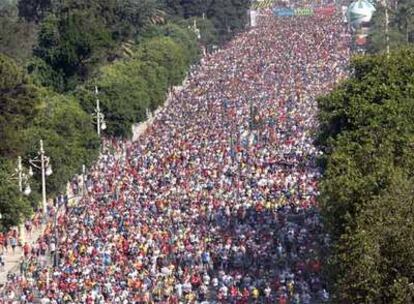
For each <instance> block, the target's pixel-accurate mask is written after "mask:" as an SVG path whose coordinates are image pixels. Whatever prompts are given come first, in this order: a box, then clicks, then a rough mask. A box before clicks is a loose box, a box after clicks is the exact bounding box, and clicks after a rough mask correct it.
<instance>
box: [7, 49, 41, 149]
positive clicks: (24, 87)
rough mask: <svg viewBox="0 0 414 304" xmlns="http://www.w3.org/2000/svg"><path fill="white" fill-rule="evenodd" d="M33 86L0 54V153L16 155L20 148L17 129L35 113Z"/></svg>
mask: <svg viewBox="0 0 414 304" xmlns="http://www.w3.org/2000/svg"><path fill="white" fill-rule="evenodd" d="M36 105H37V100H36V90H35V88H34V87H33V86H32V85H31V84H29V83H28V82H27V78H26V77H25V75H24V73H23V71H22V69H21V68H19V67H18V66H17V65H16V63H15V62H14V61H13V60H12V59H11V58H9V57H7V56H5V55H1V54H0V138H1V139H2V140H1V143H0V155H1V156H6V157H16V156H17V155H18V154H21V152H22V146H21V138H20V137H21V131H22V130H23V129H24V128H26V127H27V126H28V125H29V124H30V123H31V121H32V120H33V118H34V116H35V114H36Z"/></svg>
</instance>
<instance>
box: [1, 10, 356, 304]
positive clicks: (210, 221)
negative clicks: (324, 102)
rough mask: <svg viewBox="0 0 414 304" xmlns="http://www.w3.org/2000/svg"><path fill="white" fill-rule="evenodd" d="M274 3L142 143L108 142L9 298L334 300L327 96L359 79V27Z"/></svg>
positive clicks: (31, 253)
mask: <svg viewBox="0 0 414 304" xmlns="http://www.w3.org/2000/svg"><path fill="white" fill-rule="evenodd" d="M264 14H266V16H262V18H260V24H259V25H258V26H257V27H256V28H253V29H250V30H248V31H246V32H245V33H242V34H240V35H238V36H237V37H235V39H233V40H232V41H231V42H229V43H228V44H227V45H226V46H225V47H224V48H223V49H222V50H220V51H218V52H216V53H214V54H211V55H207V56H206V57H204V58H203V60H202V62H201V64H200V65H199V66H198V67H197V68H196V69H195V70H193V71H192V73H191V74H190V75H189V79H188V82H187V84H186V86H185V87H184V88H183V89H182V90H175V91H173V92H172V93H171V96H170V102H169V104H168V106H166V107H165V108H164V109H163V110H162V111H160V112H159V113H158V114H157V115H156V117H155V121H154V123H153V124H152V125H151V126H150V127H149V128H148V129H147V130H146V132H145V134H143V135H142V136H141V137H140V138H139V139H138V141H136V142H133V143H131V142H116V141H107V142H106V143H105V145H104V150H103V152H102V154H101V156H100V159H99V161H98V162H97V163H96V164H95V166H94V167H92V168H91V169H90V170H89V173H88V178H87V180H86V182H85V188H86V193H87V194H86V195H85V196H84V198H83V199H82V200H81V201H80V203H79V204H78V206H76V207H69V206H68V207H63V208H62V212H60V213H58V215H57V217H56V225H55V224H54V223H53V221H50V223H49V225H47V229H46V231H45V232H44V234H43V235H42V236H41V238H40V239H39V240H38V243H37V244H36V245H35V246H32V247H31V248H27V250H26V251H27V252H26V251H25V257H24V258H23V259H22V267H21V274H20V275H17V276H14V277H10V280H9V282H8V283H7V284H6V286H5V288H4V289H3V291H2V292H3V295H2V296H1V298H2V300H1V301H0V303H34V301H37V300H38V301H40V303H45V304H46V303H51V304H52V303H53V304H55V303H59V304H60V303H87V304H92V303H172V304H174V303H234V304H236V303H240V304H242V303H279V304H287V303H289V304H299V303H300V304H314V303H325V302H327V301H328V300H329V294H328V292H327V290H326V286H325V282H324V279H323V277H322V276H321V262H320V256H321V255H322V254H324V250H325V249H326V246H327V245H328V243H329V237H328V236H327V235H325V234H324V233H323V226H322V223H321V221H320V216H319V213H318V208H317V201H316V198H317V196H318V179H319V177H320V170H319V168H318V166H317V164H316V159H317V158H318V157H319V156H320V152H319V151H318V150H317V149H316V147H315V146H314V143H313V141H314V133H315V131H316V129H317V128H318V121H317V117H316V115H317V102H316V99H315V98H316V96H318V95H321V94H325V93H327V92H328V91H329V90H330V89H331V88H333V86H334V85H335V83H337V82H338V81H340V80H341V79H343V78H344V77H346V74H347V72H346V67H347V65H348V60H349V57H350V54H349V44H350V41H349V40H350V38H349V35H348V33H347V32H346V28H345V27H344V25H343V24H342V18H341V16H339V15H338V16H333V17H329V18H319V17H296V18H283V19H277V18H274V17H273V16H272V15H271V14H270V13H269V12H265V13H264ZM73 185H77V186H75V187H76V191H79V189H80V188H81V187H82V185H80V184H77V182H76V181H74V182H73ZM51 210H56V208H55V209H51ZM63 211H64V212H63ZM52 213H53V212H52ZM52 217H53V216H52ZM55 226H56V227H55ZM29 247H30V246H29ZM26 253H27V254H26ZM55 253H56V254H55ZM50 256H52V257H53V259H52V260H53V261H51V258H50ZM51 263H54V264H55V266H50V265H51ZM48 265H49V266H48Z"/></svg>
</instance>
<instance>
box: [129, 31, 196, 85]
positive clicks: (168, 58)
mask: <svg viewBox="0 0 414 304" xmlns="http://www.w3.org/2000/svg"><path fill="white" fill-rule="evenodd" d="M135 58H137V59H138V60H140V61H144V62H154V63H156V64H158V65H159V66H161V67H164V68H165V69H167V79H168V85H169V86H172V85H178V84H180V83H181V82H182V80H183V79H184V76H185V73H186V71H187V67H188V66H187V59H186V58H185V50H184V46H180V45H178V44H177V43H175V42H174V40H173V39H171V38H169V37H156V38H153V39H149V40H146V41H144V42H143V43H141V45H140V47H139V49H138V51H137V53H136V55H135Z"/></svg>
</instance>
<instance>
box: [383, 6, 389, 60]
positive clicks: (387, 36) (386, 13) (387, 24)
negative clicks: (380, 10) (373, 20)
mask: <svg viewBox="0 0 414 304" xmlns="http://www.w3.org/2000/svg"><path fill="white" fill-rule="evenodd" d="M382 5H384V8H385V43H386V45H387V59H389V58H390V30H389V25H390V18H389V15H388V1H387V0H383V3H382Z"/></svg>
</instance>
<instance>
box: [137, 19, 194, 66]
mask: <svg viewBox="0 0 414 304" xmlns="http://www.w3.org/2000/svg"><path fill="white" fill-rule="evenodd" d="M157 37H168V38H171V39H172V40H173V41H174V42H175V43H176V44H177V45H178V46H180V47H181V49H182V51H183V52H184V59H185V65H186V67H188V66H189V65H190V64H193V63H195V62H196V61H197V60H198V58H199V55H200V54H199V48H198V45H197V37H196V35H195V33H194V32H193V30H192V29H190V28H189V26H188V24H187V22H182V24H175V23H171V22H169V23H166V24H164V25H161V26H159V25H158V26H151V27H149V28H148V29H147V31H146V32H144V33H143V35H142V39H141V40H140V42H141V43H143V44H144V45H145V43H147V42H148V41H149V38H157ZM140 48H142V46H140Z"/></svg>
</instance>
